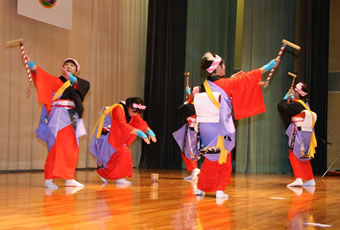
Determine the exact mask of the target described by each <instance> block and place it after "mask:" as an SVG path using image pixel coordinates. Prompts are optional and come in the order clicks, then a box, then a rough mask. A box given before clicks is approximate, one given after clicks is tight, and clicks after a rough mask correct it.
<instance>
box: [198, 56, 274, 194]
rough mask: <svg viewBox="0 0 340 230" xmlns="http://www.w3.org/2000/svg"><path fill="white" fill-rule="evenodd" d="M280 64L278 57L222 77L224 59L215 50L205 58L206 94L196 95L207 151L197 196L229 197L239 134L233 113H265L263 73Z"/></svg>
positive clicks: (199, 120) (202, 65)
mask: <svg viewBox="0 0 340 230" xmlns="http://www.w3.org/2000/svg"><path fill="white" fill-rule="evenodd" d="M278 64H279V60H278V59H275V60H272V61H270V62H269V63H268V64H266V65H264V66H263V67H262V68H259V69H255V70H252V71H250V72H239V73H238V74H235V75H233V76H232V77H230V78H222V77H223V76H224V75H225V65H224V61H223V59H222V58H221V57H219V56H218V55H217V54H212V53H211V52H207V53H205V54H204V56H203V57H202V59H201V68H202V69H203V70H205V71H207V72H208V74H209V76H208V78H207V79H206V81H205V82H204V84H203V86H202V89H201V92H202V93H199V94H197V95H196V96H195V99H194V105H195V110H196V115H197V122H198V125H199V133H200V141H201V148H202V149H201V152H203V153H206V154H205V160H204V162H203V164H202V166H201V173H200V176H199V179H198V184H197V187H198V189H197V191H196V195H204V194H205V192H216V198H223V199H227V198H228V195H227V194H225V193H224V190H225V188H226V186H227V185H228V184H230V176H231V172H232V164H231V158H232V157H231V151H232V150H233V148H234V146H235V137H236V136H235V126H234V123H233V118H232V113H233V114H234V118H235V119H236V120H238V119H242V118H246V117H250V116H254V115H256V114H259V113H263V112H265V105H264V100H263V95H262V88H261V84H263V82H262V74H263V73H265V72H267V71H269V70H271V69H272V68H274V67H275V66H277V65H278Z"/></svg>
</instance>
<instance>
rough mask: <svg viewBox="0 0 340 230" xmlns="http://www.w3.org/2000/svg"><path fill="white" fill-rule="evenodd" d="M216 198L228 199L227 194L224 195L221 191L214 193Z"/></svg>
mask: <svg viewBox="0 0 340 230" xmlns="http://www.w3.org/2000/svg"><path fill="white" fill-rule="evenodd" d="M216 198H220V199H228V198H229V196H228V194H225V193H224V191H222V190H217V191H216Z"/></svg>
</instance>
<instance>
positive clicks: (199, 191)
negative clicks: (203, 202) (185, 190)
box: [195, 189, 205, 196]
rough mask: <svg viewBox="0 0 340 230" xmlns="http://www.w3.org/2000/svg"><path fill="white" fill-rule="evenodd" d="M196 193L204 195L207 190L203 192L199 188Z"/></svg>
mask: <svg viewBox="0 0 340 230" xmlns="http://www.w3.org/2000/svg"><path fill="white" fill-rule="evenodd" d="M195 195H196V196H204V195H205V192H203V191H202V190H200V189H197V190H196V192H195Z"/></svg>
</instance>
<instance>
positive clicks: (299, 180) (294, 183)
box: [287, 178, 303, 187]
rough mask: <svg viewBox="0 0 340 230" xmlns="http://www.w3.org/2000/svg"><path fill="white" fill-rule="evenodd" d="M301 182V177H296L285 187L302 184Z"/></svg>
mask: <svg viewBox="0 0 340 230" xmlns="http://www.w3.org/2000/svg"><path fill="white" fill-rule="evenodd" d="M302 184H303V182H302V179H301V178H296V180H295V181H294V182H292V183H290V184H288V185H287V187H294V186H302Z"/></svg>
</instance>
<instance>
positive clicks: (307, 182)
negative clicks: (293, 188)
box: [302, 179, 315, 186]
mask: <svg viewBox="0 0 340 230" xmlns="http://www.w3.org/2000/svg"><path fill="white" fill-rule="evenodd" d="M302 186H315V180H314V179H311V180H307V181H306V182H305V183H303V185H302Z"/></svg>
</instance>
